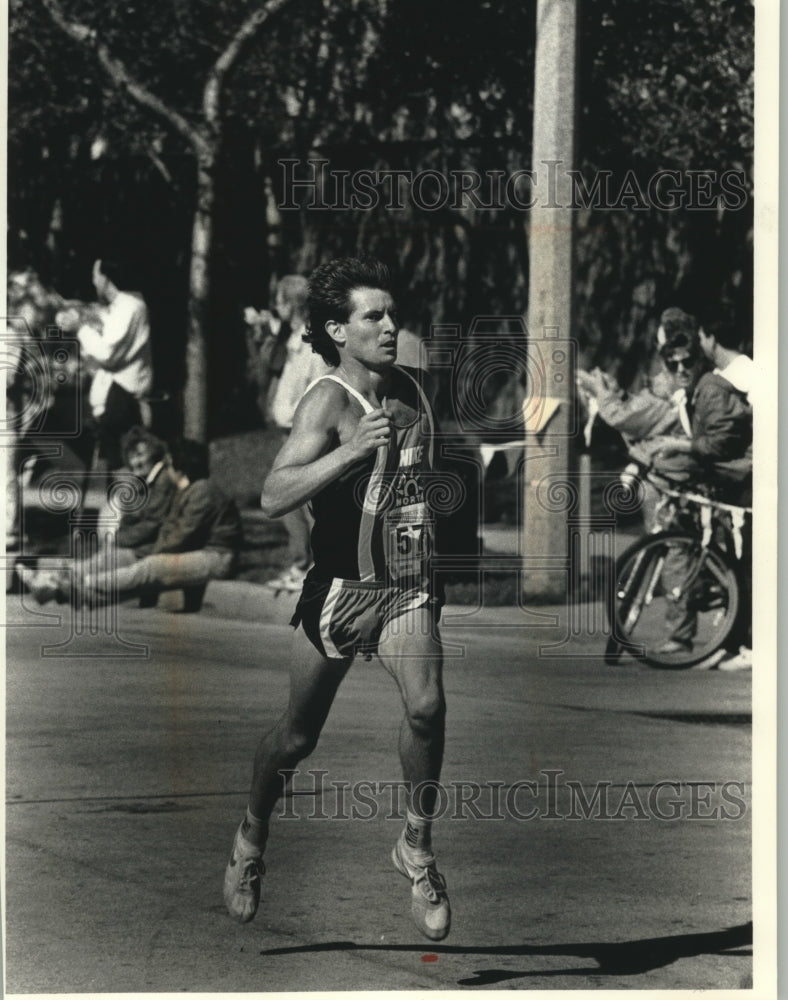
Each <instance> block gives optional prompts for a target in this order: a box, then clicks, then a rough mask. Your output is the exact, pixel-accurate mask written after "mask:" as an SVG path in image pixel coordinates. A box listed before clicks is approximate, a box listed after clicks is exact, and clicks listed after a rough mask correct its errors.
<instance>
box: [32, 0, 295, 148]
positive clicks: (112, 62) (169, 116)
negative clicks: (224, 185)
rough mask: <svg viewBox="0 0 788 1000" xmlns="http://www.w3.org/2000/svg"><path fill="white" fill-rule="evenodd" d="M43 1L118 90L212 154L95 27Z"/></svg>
mask: <svg viewBox="0 0 788 1000" xmlns="http://www.w3.org/2000/svg"><path fill="white" fill-rule="evenodd" d="M41 2H42V4H43V5H44V7H45V8H46V9H47V11H48V12H49V14H50V17H51V18H52V20H53V21H54V22H55V24H56V25H57V26H58V27H59V28H60V29H61V30H62V31H64V32H65V33H66V34H67V35H68V36H69V37H70V38H73V39H74V41H76V42H79V43H80V45H84V46H88V47H90V48H91V49H93V50H94V51H95V53H96V56H97V58H98V60H99V62H100V63H101V65H102V66H103V67H104V69H105V70H106V71H107V73H108V74H109V76H110V78H111V79H112V80H113V82H114V83H115V84H116V85H117V86H118V87H120V88H122V89H124V90H126V91H127V93H129V94H130V95H131V96H132V97H133V98H134V100H136V101H137V102H138V103H139V104H142V105H143V106H144V107H146V108H149V109H150V110H151V111H153V112H155V113H156V114H157V115H159V116H160V117H162V118H164V119H166V121H168V122H169V123H170V124H171V125H172V126H173V128H174V129H176V131H178V132H180V134H181V135H182V136H183V137H184V138H185V139H187V140H188V141H189V142H190V143H191V144H192V146H193V147H194V148H195V150H196V152H197V154H198V155H200V154H205V153H208V152H209V149H208V144H207V143H206V141H205V138H204V137H203V135H202V134H201V132H200V131H199V129H197V128H195V127H194V126H193V125H192V124H190V122H188V121H187V120H186V119H185V118H184V117H183V115H180V114H179V113H178V112H177V111H175V110H174V109H173V108H171V107H169V106H168V105H167V104H165V103H164V101H162V100H161V98H159V97H157V96H156V95H155V94H153V93H151V91H149V90H148V89H147V88H146V87H144V86H143V85H142V84H141V83H139V82H138V81H137V80H135V79H134V77H132V76H131V74H130V73H129V71H128V70H127V69H126V67H125V66H124V65H123V63H122V62H121V61H120V59H118V58H116V57H115V56H113V55H112V53H111V52H110V50H109V47H108V46H107V45H106V43H105V42H102V41H101V40H100V39H99V36H98V32H97V31H96V30H95V29H94V28H89V27H88V26H87V25H85V24H80V23H79V22H78V21H70V20H69V19H68V18H67V17H66V15H65V14H64V12H63V9H62V7H61V6H60V4H59V3H58V0H41ZM280 2H282V0H280Z"/></svg>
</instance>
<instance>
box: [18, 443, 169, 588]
mask: <svg viewBox="0 0 788 1000" xmlns="http://www.w3.org/2000/svg"><path fill="white" fill-rule="evenodd" d="M121 446H122V450H123V457H124V460H125V463H126V466H127V468H128V469H129V471H130V472H131V473H132V474H133V475H135V476H138V477H139V478H140V479H141V480H143V482H144V484H145V487H144V488H145V490H146V494H145V499H144V503H143V504H142V505H141V506H140V507H139V509H137V510H133V511H128V512H126V513H123V514H122V515H121V517H120V521H119V523H118V525H117V528H116V529H115V530H114V531H113V530H112V529H109V530H108V531H107V536H105V537H104V538H103V539H101V541H100V542H99V546H100V547H99V550H98V552H96V553H95V554H94V555H92V556H91V557H90V559H89V560H86V561H85V562H84V563H83V564H81V565H79V566H78V567H77V572H76V578H77V579H78V578H79V577H81V576H84V575H85V573H97V572H99V570H100V568H101V567H102V566H103V565H106V563H107V562H108V560H111V561H112V563H113V564H114V565H115V566H129V565H133V564H134V563H135V562H136V561H137V559H142V558H143V556H146V555H150V553H151V551H152V550H153V546H154V544H155V542H156V539H157V538H158V534H159V530H160V528H161V526H162V524H163V522H164V519H165V517H166V516H167V513H168V511H169V508H170V504H171V502H172V499H173V496H174V495H175V492H176V487H175V483H174V482H173V480H172V477H171V476H170V475H169V474H168V473H167V470H166V468H165V459H166V457H167V448H166V446H165V444H164V442H163V441H160V440H159V438H157V437H156V436H155V435H153V434H151V433H150V432H149V431H147V430H145V428H144V427H133V428H132V429H131V430H130V431H129V432H128V433H127V434H126V435H124V437H123V440H122V442H121ZM111 518H112V512H110V513H109V515H108V519H109V520H110V521H111ZM107 543H109V544H107ZM110 546H111V547H112V554H111V555H110V554H109V553H108V548H109V547H110ZM71 567H72V562H71V560H70V559H69V560H67V561H61V562H60V563H59V564H51V565H49V566H47V567H46V568H42V569H33V568H31V567H29V566H25V565H24V564H23V563H19V564H18V565H17V567H16V570H17V574H18V576H19V577H20V579H21V580H22V582H23V583H24V584H25V586H26V587H27V589H28V591H29V592H30V593H31V594H32V595H33V597H34V598H35V599H36V601H37V602H38V603H39V604H45V603H46V602H47V601H50V600H53V599H54V600H58V601H60V602H63V601H65V600H67V599H68V595H69V592H70V589H71V578H72V568H71Z"/></svg>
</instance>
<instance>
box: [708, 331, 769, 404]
mask: <svg viewBox="0 0 788 1000" xmlns="http://www.w3.org/2000/svg"><path fill="white" fill-rule="evenodd" d="M698 339H699V340H700V348H701V350H702V351H703V353H704V354H705V355H706V357H707V358H708V359H709V361H710V362H711V363H712V364H713V365H714V371H715V372H716V374H717V375H721V376H722V378H724V379H725V380H726V381H727V382H730V384H731V385H732V386H733V387H734V389H737V390H738V391H739V392H740V393H742V395H744V396H746V397H747V402H748V403H750V404H751V405H752V397H751V392H752V389H753V380H754V378H755V363H754V362H753V360H752V358H749V357H747V355H746V354H742V352H741V351H739V350H736V348H734V347H733V346H731V341H732V335H731V333H730V331H728V330H727V329H726V328H725V327H723V326H722V325H719V324H714V325H712V324H708V325H707V327H705V328H704V327H702V326H701V327H700V329H699V330H698Z"/></svg>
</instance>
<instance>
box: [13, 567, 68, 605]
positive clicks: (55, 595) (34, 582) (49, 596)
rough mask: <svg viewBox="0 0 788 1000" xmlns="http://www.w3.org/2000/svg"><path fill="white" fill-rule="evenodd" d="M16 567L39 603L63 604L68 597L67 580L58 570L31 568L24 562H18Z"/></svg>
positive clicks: (26, 586)
mask: <svg viewBox="0 0 788 1000" xmlns="http://www.w3.org/2000/svg"><path fill="white" fill-rule="evenodd" d="M14 568H15V569H16V573H17V576H18V577H19V579H20V580H21V581H22V583H23V584H24V586H25V588H26V589H27V590H28V592H29V593H30V594H32V596H33V598H34V599H35V601H36V603H37V604H48V603H49V602H50V601H57V602H58V604H62V603H63V602H64V601H65V600H66V599H67V591H66V582H65V581H64V580H63V574H62V573H60V572H58V570H54V569H51V570H43V569H31V568H30V566H25V564H24V563H17V564H16V566H15V567H14Z"/></svg>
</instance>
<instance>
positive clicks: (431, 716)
mask: <svg viewBox="0 0 788 1000" xmlns="http://www.w3.org/2000/svg"><path fill="white" fill-rule="evenodd" d="M405 714H406V716H407V719H408V723H409V725H410V728H411V729H412V730H413V731H414V732H423V733H431V732H433V731H434V730H435V728H436V727H438V726H441V725H442V724H443V720H444V718H445V715H446V702H445V701H444V698H443V695H442V693H441V692H440V691H437V690H426V691H420V692H419V693H418V694H417V695H411V696H409V697H408V698H407V699H406V702H405Z"/></svg>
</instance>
